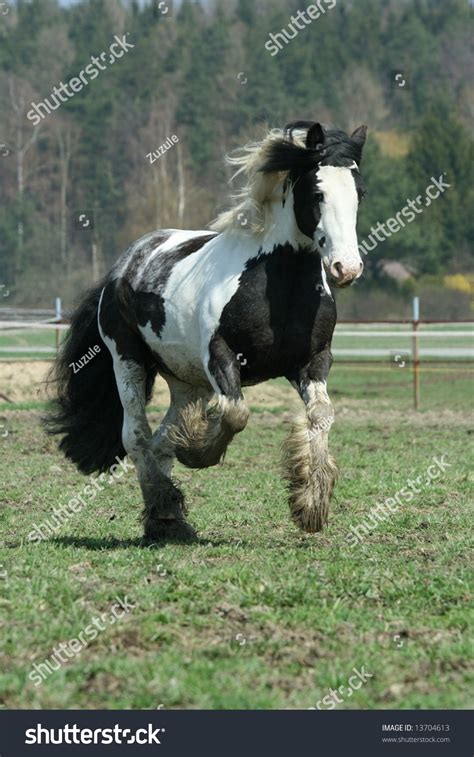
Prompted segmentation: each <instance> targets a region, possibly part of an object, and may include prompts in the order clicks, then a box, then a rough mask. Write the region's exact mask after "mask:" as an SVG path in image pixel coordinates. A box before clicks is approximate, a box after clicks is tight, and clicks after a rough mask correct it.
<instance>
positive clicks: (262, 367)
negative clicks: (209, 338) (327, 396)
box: [219, 250, 335, 383]
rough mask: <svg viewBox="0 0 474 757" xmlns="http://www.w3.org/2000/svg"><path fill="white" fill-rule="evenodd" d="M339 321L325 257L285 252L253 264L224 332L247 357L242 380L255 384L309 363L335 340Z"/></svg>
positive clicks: (228, 309)
mask: <svg viewBox="0 0 474 757" xmlns="http://www.w3.org/2000/svg"><path fill="white" fill-rule="evenodd" d="M334 322H335V307H334V303H333V301H332V299H331V297H330V295H328V294H327V293H326V292H325V290H324V287H323V285H322V279H321V263H320V259H319V257H318V256H317V255H314V254H312V253H309V252H308V253H305V252H299V253H298V254H295V252H294V251H291V252H285V250H280V251H279V253H278V254H275V253H274V254H273V255H271V256H268V257H266V258H264V259H263V260H257V261H252V264H251V265H249V266H247V269H246V270H245V271H244V273H243V274H242V276H241V280H240V285H239V288H238V290H237V292H236V293H235V294H234V296H233V297H232V298H231V300H230V301H229V302H228V303H227V305H226V306H225V308H224V310H223V311H222V315H221V319H220V325H219V333H220V334H221V335H222V336H223V337H224V339H225V340H226V342H227V344H228V345H229V347H230V348H231V349H232V351H233V352H235V353H236V354H239V355H241V357H240V358H239V359H240V361H241V364H242V368H241V374H242V380H243V382H244V383H245V382H249V383H250V382H252V381H258V380H263V379H265V378H270V377H275V376H284V375H287V374H288V373H289V372H291V371H292V370H293V369H294V368H295V367H298V366H303V365H305V364H306V363H307V362H308V361H309V360H310V358H311V355H312V354H314V353H315V352H317V351H318V350H320V349H323V347H324V346H325V344H327V342H328V341H329V340H330V338H331V335H332V329H333V327H334ZM245 361H246V362H245Z"/></svg>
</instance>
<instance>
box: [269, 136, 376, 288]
mask: <svg viewBox="0 0 474 757" xmlns="http://www.w3.org/2000/svg"><path fill="white" fill-rule="evenodd" d="M302 131H304V134H305V137H304V139H302V138H301V136H294V133H295V132H296V133H299V134H301V132H302ZM366 131H367V127H366V126H360V127H359V128H358V129H356V130H355V131H354V132H353V133H352V134H351V136H350V137H349V136H348V135H347V134H345V133H344V132H343V131H340V130H338V129H327V128H323V127H322V126H321V124H318V123H310V122H306V121H297V122H295V123H293V124H289V125H288V126H287V127H286V128H285V132H284V135H285V138H284V139H282V140H280V142H279V143H278V142H277V141H275V142H274V143H273V145H272V146H271V148H270V151H269V153H268V155H267V160H266V162H265V164H264V166H263V168H261V169H260V170H263V171H264V172H265V173H267V172H272V171H285V170H286V171H288V184H289V186H290V187H291V188H292V191H293V202H294V214H295V220H296V224H297V227H298V229H299V231H300V232H301V234H302V235H304V237H306V238H307V239H308V244H310V243H311V244H312V245H313V247H314V249H317V250H318V252H319V253H320V255H321V258H322V261H323V264H324V267H325V270H326V273H327V274H328V275H329V277H330V278H331V280H332V281H333V283H334V284H335V285H336V286H339V287H343V286H347V285H349V284H350V283H351V282H353V281H354V280H355V279H357V278H359V276H360V275H361V273H362V270H363V267H364V264H363V263H362V259H361V257H360V254H359V248H358V243H357V233H356V222H357V210H358V206H359V202H360V200H361V198H362V197H363V195H364V186H363V182H362V179H361V176H360V173H359V164H360V160H361V156H362V148H363V146H364V142H365V136H366Z"/></svg>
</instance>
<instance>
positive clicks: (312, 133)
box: [306, 124, 324, 150]
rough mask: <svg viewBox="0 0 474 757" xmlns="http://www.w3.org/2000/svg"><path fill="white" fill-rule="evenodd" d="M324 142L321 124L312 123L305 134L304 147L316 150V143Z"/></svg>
mask: <svg viewBox="0 0 474 757" xmlns="http://www.w3.org/2000/svg"><path fill="white" fill-rule="evenodd" d="M323 143H324V131H323V127H322V126H321V124H313V126H312V127H311V128H310V129H309V131H308V133H307V135H306V147H307V148H308V150H317V149H318V145H319V146H321V145H322V144H323Z"/></svg>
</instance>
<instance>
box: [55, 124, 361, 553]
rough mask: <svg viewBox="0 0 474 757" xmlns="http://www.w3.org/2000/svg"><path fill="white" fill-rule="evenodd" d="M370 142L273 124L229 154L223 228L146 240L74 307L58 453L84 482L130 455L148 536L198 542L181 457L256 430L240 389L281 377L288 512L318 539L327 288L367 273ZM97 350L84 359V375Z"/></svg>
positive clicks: (203, 457) (61, 372)
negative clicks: (284, 382)
mask: <svg viewBox="0 0 474 757" xmlns="http://www.w3.org/2000/svg"><path fill="white" fill-rule="evenodd" d="M365 135H366V127H365V126H361V127H359V128H358V129H356V131H354V133H353V134H352V135H351V136H350V137H349V136H348V135H347V134H345V133H344V132H342V131H340V130H337V129H329V128H326V127H323V126H321V125H320V124H318V123H314V122H307V121H298V122H295V123H293V124H289V125H288V126H287V127H286V128H285V129H284V130H283V131H282V130H272V131H271V132H270V133H268V134H267V136H266V137H265V139H263V140H262V141H261V142H259V143H256V144H251V145H248V146H247V147H245V148H243V150H241V151H240V154H239V155H238V157H234V158H230V159H229V160H230V162H231V163H232V164H234V165H236V166H238V168H239V170H238V171H237V173H241V172H242V173H243V174H244V175H245V176H246V179H247V183H246V186H245V188H244V189H243V191H242V192H241V194H240V195H239V197H238V200H239V202H238V204H237V206H236V207H234V208H233V209H232V210H230V211H228V212H226V213H223V214H222V215H220V216H219V217H218V219H217V220H216V221H215V222H214V224H213V225H212V226H211V229H212V231H177V230H174V229H171V230H170V229H168V230H161V231H154V232H151V233H150V234H147V235H146V236H144V237H142V238H141V239H139V240H138V241H137V242H135V243H134V244H132V245H131V246H130V247H129V249H128V250H127V251H126V252H125V253H124V254H123V255H122V257H121V258H120V259H119V260H118V262H117V263H116V264H115V266H114V267H113V269H112V270H111V272H110V273H109V274H108V275H107V277H106V278H105V279H104V281H102V282H101V284H100V285H99V286H97V287H96V288H94V289H93V290H92V291H90V292H89V294H88V295H87V296H86V297H85V298H84V300H83V301H82V303H81V304H80V306H79V308H78V309H77V310H76V312H75V313H74V315H73V317H72V322H71V328H70V330H69V333H68V336H67V339H66V341H65V344H64V346H63V348H62V352H61V354H60V356H59V358H58V361H57V364H56V376H55V377H56V380H57V383H58V397H57V400H56V408H55V411H54V412H53V413H52V415H51V416H50V417H49V425H50V431H51V432H52V433H61V434H63V435H64V436H63V439H62V441H61V444H60V446H61V449H62V450H63V452H64V453H65V455H66V456H67V457H68V458H70V459H71V460H72V461H74V463H76V465H77V467H78V468H79V470H81V471H83V472H84V473H91V472H93V471H104V470H106V469H107V468H109V467H110V466H111V465H112V464H113V463H115V462H116V458H117V457H123V456H124V455H125V454H127V453H128V455H129V456H130V457H131V459H132V461H133V462H134V464H135V467H136V470H137V474H138V478H139V482H140V485H141V489H142V493H143V499H144V502H145V509H144V525H145V536H146V538H147V539H150V540H152V541H155V540H159V539H163V538H167V537H168V536H169V537H173V536H178V537H183V536H186V535H189V534H191V533H192V529H191V528H190V526H189V525H188V524H187V523H186V520H185V514H186V509H185V506H184V500H183V495H182V493H181V491H180V490H179V488H178V487H177V486H176V485H175V483H174V482H173V481H172V480H171V477H170V476H171V469H172V465H173V462H174V460H175V458H177V459H178V460H179V461H180V462H181V463H183V464H184V465H186V466H188V467H190V468H204V467H207V466H211V465H216V464H217V463H218V462H219V461H220V460H221V459H222V457H223V455H224V453H225V451H226V448H227V446H228V444H229V442H230V441H231V440H232V438H233V437H234V435H235V434H237V433H238V432H240V431H242V430H243V428H244V427H245V425H246V423H247V420H248V416H249V411H248V409H247V407H246V405H245V402H244V398H243V395H242V387H243V386H249V385H251V384H257V383H259V382H262V381H266V380H267V379H270V378H275V377H278V376H284V377H286V378H287V379H288V381H290V382H291V384H292V385H293V386H294V388H295V389H296V391H297V392H298V393H299V395H300V397H301V399H302V404H301V412H300V416H299V417H297V418H295V421H294V425H293V428H292V431H291V433H290V437H289V439H288V442H287V444H286V445H285V449H286V452H285V461H284V463H285V474H284V475H285V477H286V479H287V481H288V485H289V486H288V488H289V504H290V510H291V514H292V517H293V519H294V520H295V521H296V522H297V523H298V524H299V525H300V526H301V527H302V528H303V529H304V530H306V531H319V530H321V529H322V528H323V526H324V525H325V523H326V522H327V517H328V507H329V500H330V496H331V492H332V489H333V485H334V481H335V477H336V467H335V464H334V461H333V459H332V458H331V456H330V455H329V451H328V431H329V427H330V425H331V422H332V417H333V416H332V408H331V403H330V400H329V397H328V394H327V390H326V380H327V377H328V373H329V369H330V366H331V362H332V358H331V338H332V334H333V330H334V326H335V323H336V306H335V303H334V299H333V296H332V294H331V289H330V288H329V286H328V279H330V281H331V282H332V283H334V284H335V285H336V286H339V287H343V286H346V285H348V284H350V283H351V282H352V281H354V280H355V279H357V278H358V277H359V276H360V275H361V273H362V268H363V264H362V261H361V258H360V255H359V250H358V244H357V236H356V217H357V209H358V204H359V201H360V199H361V197H362V195H363V193H364V189H363V184H362V180H361V177H360V174H359V164H360V160H361V153H362V148H363V145H364V141H365ZM95 345H98V346H100V348H101V349H100V351H97V350H96V351H95V357H94V358H93V359H91V361H90V362H89V363H88V365H86V366H84V367H83V368H82V369H81V370H80V371H78V372H74V371H72V370H71V368H70V367H69V366H70V365H71V363H73V364H74V363H75V362H76V361H78V360H79V359H80V358H81V356H82V355H84V354H86V353H87V352H88V350H89V349H90V348H91V347H94V346H95ZM238 357H239V358H241V359H240V360H239V359H238ZM157 373H159V374H160V375H161V376H163V378H164V379H165V380H166V381H167V383H168V386H169V391H170V400H171V401H170V407H169V410H168V412H167V414H166V416H165V418H164V420H163V422H162V424H161V425H160V427H159V428H158V430H157V431H155V433H152V431H151V429H150V426H149V424H148V420H147V416H146V404H147V402H148V401H149V399H150V396H151V392H152V388H153V382H154V379H155V376H156V374H157Z"/></svg>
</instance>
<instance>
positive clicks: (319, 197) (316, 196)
mask: <svg viewBox="0 0 474 757" xmlns="http://www.w3.org/2000/svg"><path fill="white" fill-rule="evenodd" d="M314 199H315V200H316V202H323V200H324V195H323V193H322V192H315V194H314Z"/></svg>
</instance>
